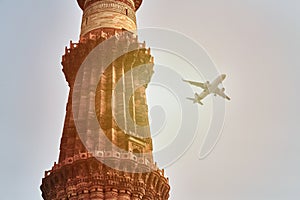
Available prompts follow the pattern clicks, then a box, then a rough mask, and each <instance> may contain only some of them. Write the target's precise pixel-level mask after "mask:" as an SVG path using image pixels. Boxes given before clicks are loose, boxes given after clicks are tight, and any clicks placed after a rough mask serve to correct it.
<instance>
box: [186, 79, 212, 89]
mask: <svg viewBox="0 0 300 200" xmlns="http://www.w3.org/2000/svg"><path fill="white" fill-rule="evenodd" d="M183 81H184V82H187V83H189V84H191V85H194V86H197V87H201V88H202V89H204V90H205V89H207V86H206V84H205V83H200V82H195V81H188V80H183Z"/></svg>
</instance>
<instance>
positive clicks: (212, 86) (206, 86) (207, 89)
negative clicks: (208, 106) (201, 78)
mask: <svg viewBox="0 0 300 200" xmlns="http://www.w3.org/2000/svg"><path fill="white" fill-rule="evenodd" d="M225 78H226V75H225V74H222V75H220V76H219V77H217V78H216V79H215V80H214V81H213V82H212V83H209V81H206V82H205V83H200V82H195V81H187V80H183V81H184V82H187V83H189V84H191V85H194V86H197V87H201V88H202V89H203V92H201V94H198V93H195V96H194V98H190V97H188V98H187V99H189V100H192V101H193V103H199V104H201V105H203V103H202V102H201V100H202V99H204V98H205V97H206V96H207V95H209V94H214V95H215V96H217V95H219V96H221V97H223V98H225V99H227V100H230V98H229V97H228V96H227V95H226V94H225V93H224V91H225V88H221V89H220V88H219V85H220V84H221V83H222V82H223V81H224V79H225Z"/></svg>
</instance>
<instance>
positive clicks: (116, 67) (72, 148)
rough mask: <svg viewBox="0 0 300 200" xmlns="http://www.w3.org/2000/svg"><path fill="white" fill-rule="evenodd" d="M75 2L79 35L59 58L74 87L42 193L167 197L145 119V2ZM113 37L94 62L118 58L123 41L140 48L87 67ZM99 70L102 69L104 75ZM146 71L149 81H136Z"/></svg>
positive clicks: (148, 60) (49, 197)
mask: <svg viewBox="0 0 300 200" xmlns="http://www.w3.org/2000/svg"><path fill="white" fill-rule="evenodd" d="M78 3H79V6H80V7H81V8H82V9H83V18H82V26H81V34H80V41H79V43H73V42H70V47H69V48H67V47H66V51H65V55H64V56H63V57H62V65H63V72H64V74H65V77H66V80H67V82H68V84H69V87H70V91H69V98H68V103H67V108H66V117H65V123H64V128H63V134H62V138H61V144H60V155H59V160H58V163H54V166H53V167H52V169H51V170H49V171H46V172H45V177H44V178H43V181H42V185H41V190H42V196H43V198H44V199H45V200H62V199H72V200H75V199H82V200H89V199H98V200H100V199H110V200H118V199H124V200H126V199H128V200H129V199H134V200H142V199H147V200H165V199H168V197H169V190H170V186H169V184H168V179H167V178H165V177H164V171H163V170H160V169H158V168H157V166H156V164H155V163H154V161H153V158H152V140H151V134H150V129H149V122H148V106H147V101H146V92H145V91H146V88H147V84H148V82H149V81H150V78H151V76H152V73H153V72H152V68H153V57H152V56H151V55H150V49H147V48H146V47H145V44H144V43H142V44H141V43H139V42H138V40H137V37H136V35H135V34H134V30H135V29H136V20H135V11H136V10H137V9H138V7H139V6H140V4H141V1H140V0H115V1H112V0H110V1H108V0H78ZM128 31H129V32H128ZM111 40H112V41H113V42H111V43H110V44H111V46H110V47H111V48H107V49H110V51H109V52H105V51H103V50H102V51H101V52H102V53H99V54H96V55H97V56H96V58H95V60H96V61H97V62H99V63H102V62H104V61H105V60H107V59H108V57H109V58H110V56H111V58H114V55H118V53H120V48H121V47H122V48H121V49H130V48H131V47H133V46H134V47H135V48H134V50H133V51H129V52H126V53H124V54H122V55H121V56H117V57H116V58H115V59H112V62H110V63H109V65H108V66H107V67H106V68H105V69H103V67H102V66H101V64H100V65H99V63H96V64H95V65H94V61H92V62H91V63H88V64H87V65H86V66H85V60H88V59H89V56H90V54H91V53H92V52H93V51H95V49H97V48H98V47H99V46H101V45H102V44H104V43H105V42H107V41H111ZM96 61H95V62H96ZM143 65H145V66H147V68H145V69H144V68H142V70H140V71H137V72H138V74H139V75H137V74H136V73H133V72H134V71H136V69H139V67H140V66H143ZM99 70H100V71H101V70H103V71H101V76H100V77H99V76H98V74H99V73H98V72H99ZM141 74H142V77H144V78H145V79H146V80H147V81H146V82H145V84H142V85H139V87H136V83H137V82H138V77H139V76H140V75H141ZM91 88H95V89H91ZM93 118H95V119H97V121H96V122H97V123H96V124H97V125H99V126H96V125H95V121H92V120H91V119H93ZM130 122H134V123H133V125H132V123H130ZM139 127H144V128H143V129H140V128H139ZM82 130H83V131H82Z"/></svg>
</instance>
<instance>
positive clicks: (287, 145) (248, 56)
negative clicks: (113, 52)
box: [0, 0, 300, 200]
mask: <svg viewBox="0 0 300 200" xmlns="http://www.w3.org/2000/svg"><path fill="white" fill-rule="evenodd" d="M0 9H1V12H0V13H1V14H0V16H1V19H2V28H1V33H0V36H1V45H2V48H1V50H0V51H1V52H0V55H1V61H0V62H1V64H0V66H1V70H2V72H1V80H0V89H1V92H2V93H1V95H2V96H1V97H2V98H1V100H0V102H1V103H0V112H1V115H0V132H1V136H2V139H1V140H0V148H1V151H0V158H1V166H0V191H1V199H5V200H14V199H30V200H41V199H42V198H41V192H40V190H39V186H40V184H41V179H42V177H43V175H44V171H45V170H48V169H50V168H51V167H52V165H53V162H55V161H57V159H58V154H59V151H58V150H59V143H60V137H61V134H62V126H63V122H64V115H65V106H66V101H67V94H68V93H67V92H68V87H67V83H66V81H65V79H64V76H63V73H62V71H61V68H62V67H61V65H60V62H61V56H62V55H63V53H64V47H65V46H67V45H68V44H69V40H73V41H77V40H78V35H79V29H80V20H81V10H80V9H79V7H78V6H77V3H76V1H75V0H63V1H62V0H51V1H50V0H48V1H41V0H27V1H19V2H17V1H11V0H0ZM137 17H138V26H139V27H140V28H145V27H160V28H166V29H172V30H174V31H178V32H181V33H183V34H185V35H186V36H188V37H189V38H191V39H192V40H193V41H195V42H196V43H198V44H199V45H200V46H203V47H204V48H205V50H206V51H207V52H208V54H209V56H210V58H211V59H212V60H213V62H214V63H215V64H216V67H217V69H218V71H220V72H221V73H225V74H227V79H226V80H225V82H224V87H225V88H226V93H228V95H229V96H230V97H231V98H232V100H231V101H230V102H226V114H225V123H224V127H223V132H222V137H221V139H220V141H219V143H218V144H217V146H216V148H215V149H214V151H213V152H212V154H210V155H209V157H207V158H206V159H204V160H199V159H198V153H199V146H200V141H199V140H197V139H196V141H195V142H194V143H193V145H192V146H191V148H190V149H189V150H188V151H187V152H186V153H185V154H184V155H183V156H182V157H181V158H180V159H179V160H177V161H176V162H174V163H173V164H172V165H171V166H168V167H166V169H165V170H166V175H167V176H168V177H169V179H170V185H171V192H170V194H171V197H170V200H182V199H189V200H198V199H205V200H240V199H242V200H253V199H255V200H265V199H272V200H294V199H298V198H299V196H300V190H299V189H300V172H299V168H300V157H299V152H300V145H299V144H298V142H299V141H300V136H299V133H300V128H299V125H298V123H299V113H300V106H299V104H298V102H300V95H299V94H298V93H299V89H298V85H299V80H298V76H299V74H300V61H299V55H298V54H299V52H300V21H299V19H300V2H299V1H297V0H285V1H283V0H251V1H250V0H249V1H248V0H227V1H223V0H212V1H201V0H190V1H179V0H172V1H167V0H164V1H162V0H160V1H159V0H144V2H143V4H142V6H141V8H140V9H139V11H138V14H137ZM146 43H147V41H146ZM207 104H208V105H209V103H207ZM204 109H205V108H204ZM205 126H207V124H206V125H205Z"/></svg>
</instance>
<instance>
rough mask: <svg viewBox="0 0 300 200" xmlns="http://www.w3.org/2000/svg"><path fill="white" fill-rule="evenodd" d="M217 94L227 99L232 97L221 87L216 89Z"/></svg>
mask: <svg viewBox="0 0 300 200" xmlns="http://www.w3.org/2000/svg"><path fill="white" fill-rule="evenodd" d="M214 93H215V94H217V95H219V96H221V97H223V98H225V99H227V100H230V98H229V97H228V96H227V95H226V94H225V93H224V90H221V89H220V88H217V89H216V90H215V91H214Z"/></svg>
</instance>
